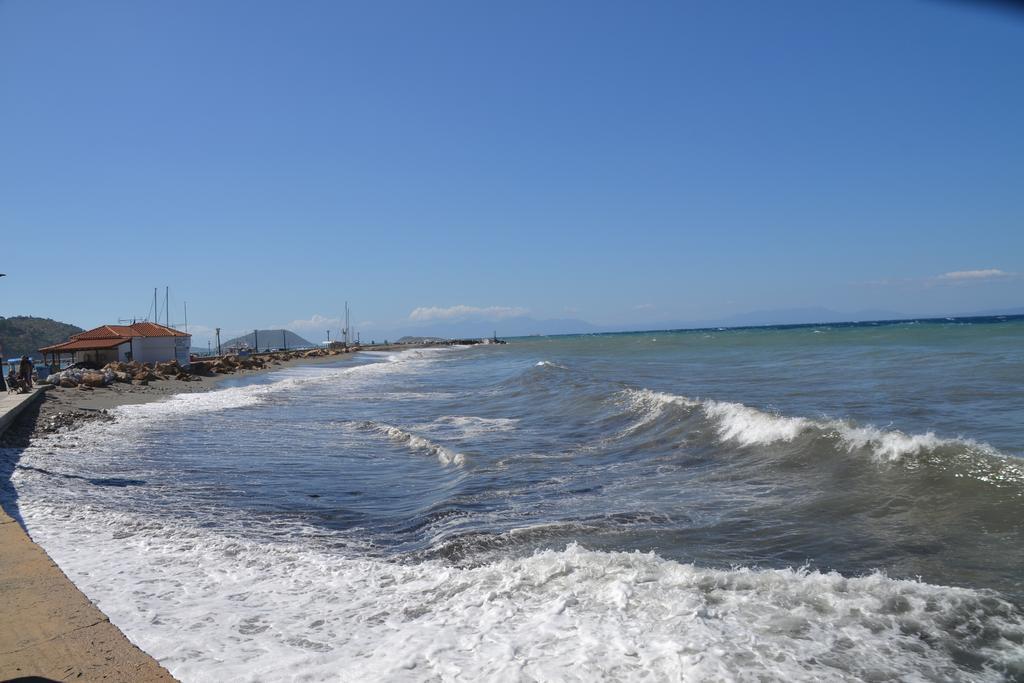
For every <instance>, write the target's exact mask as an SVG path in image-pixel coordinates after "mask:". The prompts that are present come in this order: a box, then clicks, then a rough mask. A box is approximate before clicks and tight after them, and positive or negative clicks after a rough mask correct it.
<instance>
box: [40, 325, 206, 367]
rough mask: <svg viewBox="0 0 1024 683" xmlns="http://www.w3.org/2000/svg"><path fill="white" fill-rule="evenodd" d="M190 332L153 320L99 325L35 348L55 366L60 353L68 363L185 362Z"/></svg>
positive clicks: (189, 345) (190, 338) (189, 346)
mask: <svg viewBox="0 0 1024 683" xmlns="http://www.w3.org/2000/svg"><path fill="white" fill-rule="evenodd" d="M191 347H192V335H190V334H188V333H186V332H181V331H179V330H175V329H174V328H171V327H166V326H164V325H158V324H156V323H150V322H144V323H134V324H132V325H102V326H100V327H97V328H95V329H92V330H89V331H88V332H82V333H80V334H75V335H72V336H71V339H69V340H68V341H66V342H63V343H61V344H54V345H53V346H47V347H44V348H41V349H39V351H40V353H42V354H43V357H44V359H45V358H46V357H47V356H51V355H52V356H53V360H54V361H55V362H56V363H57V364H58V365H59V364H60V362H61V359H62V357H63V356H64V354H69V355H71V362H72V363H81V362H85V361H91V362H93V363H96V364H98V365H106V364H107V363H111V362H114V361H123V362H129V361H132V360H137V361H139V362H140V363H164V362H166V361H170V360H177V361H178V362H179V363H180V364H182V365H188V364H189V349H190V348H191Z"/></svg>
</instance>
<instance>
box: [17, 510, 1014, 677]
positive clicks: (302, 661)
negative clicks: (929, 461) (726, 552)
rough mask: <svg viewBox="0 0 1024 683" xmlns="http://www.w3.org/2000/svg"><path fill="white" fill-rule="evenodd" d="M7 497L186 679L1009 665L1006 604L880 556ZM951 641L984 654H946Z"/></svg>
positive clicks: (944, 672) (111, 610) (760, 672)
mask: <svg viewBox="0 0 1024 683" xmlns="http://www.w3.org/2000/svg"><path fill="white" fill-rule="evenodd" d="M22 512H23V514H24V516H25V518H26V520H27V522H28V525H29V528H30V530H31V531H32V533H33V536H34V537H35V538H36V540H37V541H39V542H40V543H41V544H42V545H43V547H44V548H46V550H47V551H48V552H49V553H50V554H51V556H53V558H54V559H55V560H56V561H57V562H58V563H59V564H60V566H61V567H62V568H63V569H64V571H65V572H66V573H67V574H68V575H69V576H70V578H71V579H72V580H73V581H75V582H76V583H77V584H78V585H79V586H80V587H81V588H82V589H83V590H84V591H85V593H86V594H87V595H88V596H90V597H91V598H92V599H94V600H95V601H96V602H97V603H98V605H99V607H100V608H101V609H102V610H103V611H104V612H105V613H106V614H108V615H109V616H110V618H111V620H112V621H113V622H114V623H115V624H116V625H118V626H119V627H120V628H121V629H123V630H124V631H125V633H126V634H127V635H128V636H129V638H131V639H132V640H133V641H134V642H136V643H138V644H139V645H140V646H141V647H142V648H144V649H145V650H147V651H148V652H150V653H151V654H153V655H154V656H155V657H157V659H159V660H160V661H161V663H163V664H164V665H165V666H167V667H168V668H169V669H170V671H171V673H172V674H174V675H175V676H176V677H178V678H179V679H180V680H182V681H186V682H191V681H223V680H305V681H328V680H331V681H333V680H351V681H355V680H390V681H421V680H439V681H456V680H659V681H660V680H666V681H667V680H673V681H706V680H762V679H764V680H792V681H812V680H848V681H852V680H863V679H870V680H896V679H899V680H915V681H916V680H921V681H923V680H965V681H990V680H991V681H995V680H1001V679H1002V678H1003V677H1011V678H1012V677H1014V676H1020V675H1022V674H1024V653H1022V649H1021V646H1020V642H1021V640H1022V638H1024V623H1022V617H1021V614H1020V613H1019V612H1018V611H1016V610H1015V609H1014V608H1013V607H1012V606H1011V605H1009V604H1008V603H1006V602H1003V601H1001V600H999V599H997V598H995V597H991V596H988V595H985V594H983V593H979V592H976V591H972V590H968V589H959V588H949V587H942V586H935V585H929V584H924V583H919V582H915V581H903V580H893V579H889V578H886V577H885V576H883V575H880V574H874V575H870V576H865V577H862V578H844V577H842V576H840V575H838V574H835V573H818V572H807V571H799V570H753V569H734V570H714V569H702V568H698V567H695V566H693V565H689V564H680V563H678V562H673V561H669V560H665V559H662V558H659V557H657V556H655V555H653V554H640V553H609V552H595V551H589V550H585V549H583V548H580V547H577V546H575V545H570V546H568V547H567V548H565V549H564V550H561V551H546V552H540V553H538V554H536V555H533V556H531V557H526V558H509V559H503V560H500V561H497V562H494V563H492V564H487V565H484V566H478V567H474V568H456V567H451V566H445V565H443V564H441V563H438V562H426V563H422V564H396V563H392V562H388V561H384V560H380V559H372V558H367V557H359V556H342V555H339V554H337V553H336V552H332V551H328V550H318V549H315V548H305V547H299V546H293V545H277V544H260V543H254V542H251V541H242V540H237V539H233V538H230V537H227V536H224V535H220V534H218V533H216V532H213V531H211V530H209V529H200V528H190V527H188V526H186V525H182V524H162V523H160V522H154V521H153V520H152V519H140V518H135V517H133V516H132V515H129V514H123V513H112V512H104V511H98V510H87V509H82V508H79V507H75V506H72V505H67V504H65V503H63V502H61V501H59V500H56V501H54V503H53V504H44V503H33V502H26V501H22ZM86 536H87V537H88V538H89V539H90V542H89V543H88V544H82V543H81V538H82V537H86ZM959 651H969V652H974V653H976V654H977V655H978V656H979V657H980V658H982V659H983V660H984V661H986V662H987V663H986V664H985V668H981V669H973V670H972V669H964V668H961V665H960V664H958V662H957V659H956V656H955V654H954V653H955V652H959Z"/></svg>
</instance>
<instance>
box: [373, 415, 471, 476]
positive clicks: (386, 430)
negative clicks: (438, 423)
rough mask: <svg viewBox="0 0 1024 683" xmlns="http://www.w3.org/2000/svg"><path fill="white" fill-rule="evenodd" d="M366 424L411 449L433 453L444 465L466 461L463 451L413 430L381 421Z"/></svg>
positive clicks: (462, 463)
mask: <svg viewBox="0 0 1024 683" xmlns="http://www.w3.org/2000/svg"><path fill="white" fill-rule="evenodd" d="M364 426H365V428H367V429H371V430H373V431H376V432H378V433H380V434H383V435H384V436H386V437H388V438H389V439H391V440H392V441H395V442H396V443H402V444H405V445H406V446H408V448H409V449H410V450H413V451H422V452H424V453H427V454H429V455H433V456H435V457H436V458H437V459H438V461H440V463H441V464H442V465H460V466H461V465H464V464H465V462H466V456H465V455H463V454H462V453H456V452H455V451H452V450H450V449H448V448H445V447H444V446H442V445H440V444H436V443H434V442H433V441H430V440H429V439H426V438H424V437H422V436H419V435H418V434H413V433H412V432H410V431H407V430H405V429H402V428H400V427H395V426H394V425H388V424H381V423H379V422H366V423H364Z"/></svg>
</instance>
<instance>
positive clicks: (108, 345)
mask: <svg viewBox="0 0 1024 683" xmlns="http://www.w3.org/2000/svg"><path fill="white" fill-rule="evenodd" d="M128 341H129V340H128V339H125V338H123V337H115V338H113V339H72V340H71V341H66V342H63V343H61V344H54V345H53V346H44V347H43V348H41V349H39V350H40V351H41V352H42V353H50V352H57V351H61V352H63V351H88V350H92V349H115V348H117V347H118V346H120V345H121V344H127V343H128Z"/></svg>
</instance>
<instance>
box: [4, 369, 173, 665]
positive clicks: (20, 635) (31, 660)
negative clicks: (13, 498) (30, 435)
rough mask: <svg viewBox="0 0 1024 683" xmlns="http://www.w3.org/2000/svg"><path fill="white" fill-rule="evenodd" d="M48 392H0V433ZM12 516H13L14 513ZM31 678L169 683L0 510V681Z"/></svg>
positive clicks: (153, 663)
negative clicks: (7, 393)
mask: <svg viewBox="0 0 1024 683" xmlns="http://www.w3.org/2000/svg"><path fill="white" fill-rule="evenodd" d="M45 392H46V387H37V388H36V389H35V390H34V391H33V392H32V393H30V394H11V395H6V394H0V434H2V433H3V431H4V430H6V429H7V428H8V427H10V425H11V424H12V423H13V422H14V421H15V418H17V416H18V414H19V413H21V412H22V411H24V410H25V408H27V407H28V406H30V405H32V403H34V402H35V401H37V400H39V399H40V398H41V397H42V396H43V394H44V393H45ZM16 460H17V458H16V457H15V460H14V462H12V463H11V465H12V466H14V463H16ZM10 511H12V512H14V514H17V512H16V508H11V509H10ZM83 542H88V539H83ZM112 561H114V560H112ZM32 676H36V677H41V678H42V679H43V680H56V681H107V682H108V683H109V682H119V681H125V682H126V683H127V682H128V681H131V682H134V681H140V682H142V683H150V682H153V681H168V682H173V681H174V678H173V677H172V676H171V675H170V674H169V673H168V672H167V670H166V669H164V668H163V667H162V666H160V665H159V664H157V662H156V660H155V659H153V658H152V657H150V656H149V655H147V654H146V653H145V652H143V651H142V650H140V649H139V648H137V647H136V646H135V645H133V644H132V643H131V641H129V640H128V639H127V638H126V637H125V636H124V634H123V633H121V631H119V630H118V628H117V627H116V626H114V625H113V624H111V623H110V620H109V619H107V616H106V615H105V614H103V612H101V611H100V610H99V609H98V608H97V607H96V606H95V605H94V604H92V602H90V601H89V599H88V598H87V597H85V595H83V594H82V592H81V591H79V590H78V588H76V587H75V585H74V584H73V583H71V581H70V580H69V579H68V577H66V576H65V575H64V572H62V571H61V570H60V568H59V567H58V566H57V565H56V564H54V562H53V560H51V559H50V557H49V556H48V555H47V554H46V553H45V552H43V549H42V548H40V547H39V546H38V545H36V544H35V543H33V542H32V540H31V539H30V538H29V537H28V535H27V534H26V533H25V531H24V530H23V529H22V528H21V525H19V524H18V521H17V520H15V519H13V518H11V517H10V515H9V514H8V511H6V510H3V509H0V680H2V681H7V680H10V679H14V678H22V677H32ZM36 680H39V679H38V678H37V679H36Z"/></svg>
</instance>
